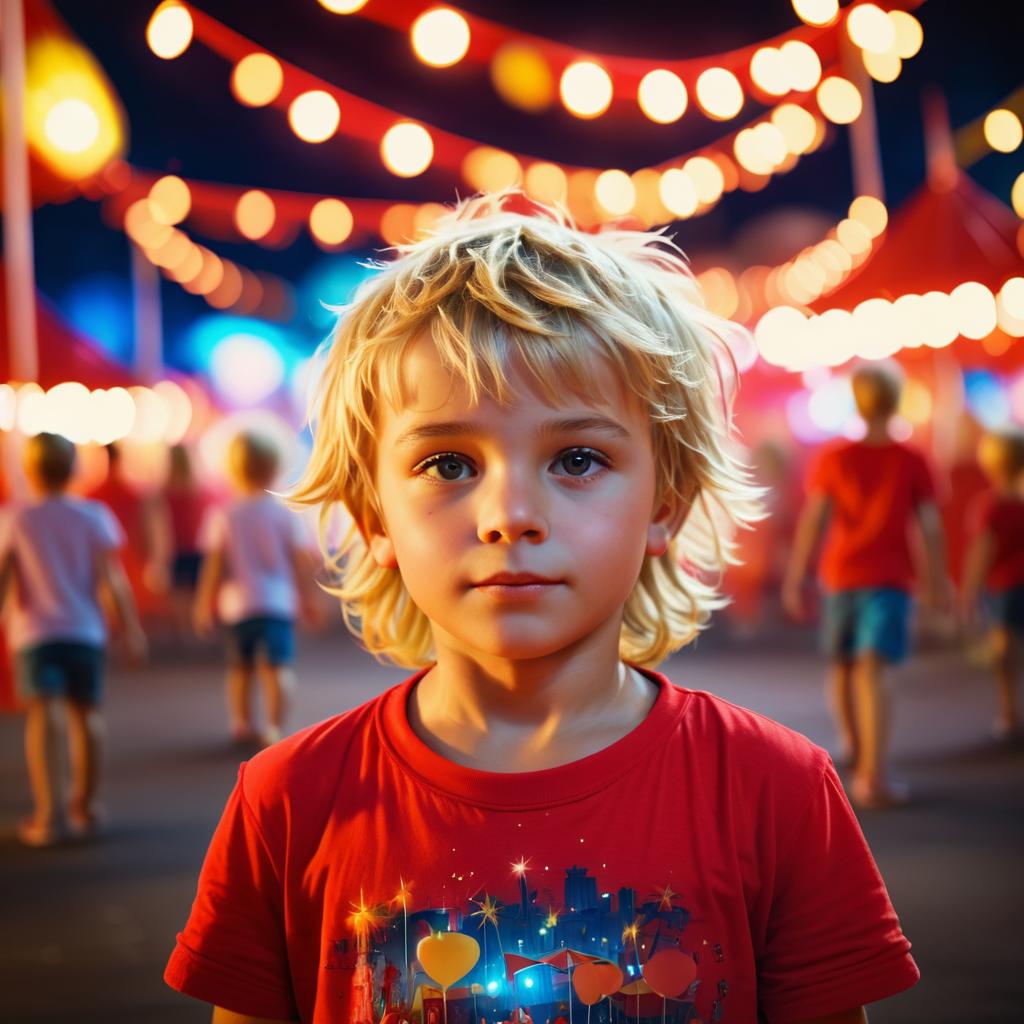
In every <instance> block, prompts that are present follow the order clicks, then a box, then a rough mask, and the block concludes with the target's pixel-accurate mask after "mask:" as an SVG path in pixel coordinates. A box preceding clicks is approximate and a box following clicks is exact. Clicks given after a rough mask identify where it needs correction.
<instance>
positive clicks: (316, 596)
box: [289, 545, 323, 626]
mask: <svg viewBox="0 0 1024 1024" xmlns="http://www.w3.org/2000/svg"><path fill="white" fill-rule="evenodd" d="M289 552H290V555H291V563H292V575H293V576H294V578H295V587H296V589H297V590H298V592H299V604H300V607H301V608H302V617H303V619H304V620H305V622H306V623H307V625H310V626H319V625H320V623H321V622H322V621H323V616H322V614H321V611H320V588H319V587H318V586H317V585H316V570H317V568H318V563H317V560H316V559H315V558H314V557H313V555H312V554H311V553H310V551H309V549H308V548H305V547H301V546H299V545H292V547H291V548H290V549H289Z"/></svg>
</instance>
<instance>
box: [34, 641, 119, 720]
mask: <svg viewBox="0 0 1024 1024" xmlns="http://www.w3.org/2000/svg"><path fill="white" fill-rule="evenodd" d="M103 663H104V652H103V648H102V647H96V646H94V645H93V644H82V643H75V642H72V641H64V640H55V641H51V642H50V643H45V644H37V645H36V646H35V647H26V648H23V649H22V650H20V651H18V653H17V656H16V658H15V668H16V674H17V680H18V692H19V693H20V694H21V696H22V697H23V698H24V699H25V700H34V699H37V698H40V697H60V698H63V699H65V700H72V701H74V702H75V703H76V704H91V705H95V704H99V702H100V698H101V697H102V696H103Z"/></svg>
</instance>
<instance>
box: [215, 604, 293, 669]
mask: <svg viewBox="0 0 1024 1024" xmlns="http://www.w3.org/2000/svg"><path fill="white" fill-rule="evenodd" d="M261 650H262V651H263V653H264V656H265V657H266V660H267V662H268V663H269V664H271V665H290V664H291V663H292V662H293V661H294V660H295V625H294V623H293V622H292V620H291V619H282V618H279V617H277V616H271V615H258V616H254V617H253V618H251V619H242V621H241V622H236V623H235V624H234V625H233V626H229V627H228V662H229V663H230V664H232V665H236V666H239V667H241V668H252V667H253V666H254V665H255V664H256V655H257V654H258V653H259V652H260V651H261Z"/></svg>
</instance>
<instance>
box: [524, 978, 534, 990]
mask: <svg viewBox="0 0 1024 1024" xmlns="http://www.w3.org/2000/svg"><path fill="white" fill-rule="evenodd" d="M523 984H524V985H525V986H526V987H527V988H533V978H527V979H526V980H525V981H524V982H523Z"/></svg>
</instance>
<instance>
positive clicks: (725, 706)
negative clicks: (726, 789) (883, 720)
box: [684, 690, 832, 797]
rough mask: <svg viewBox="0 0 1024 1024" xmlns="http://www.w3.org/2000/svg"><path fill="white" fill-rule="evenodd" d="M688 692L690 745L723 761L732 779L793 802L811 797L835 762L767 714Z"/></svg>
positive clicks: (820, 749) (686, 719)
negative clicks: (771, 790) (776, 791)
mask: <svg viewBox="0 0 1024 1024" xmlns="http://www.w3.org/2000/svg"><path fill="white" fill-rule="evenodd" d="M686 692H687V693H688V694H689V697H690V700H689V705H688V707H687V711H686V715H685V716H684V722H685V723H686V726H685V729H684V735H685V737H686V741H687V742H689V743H691V744H701V745H703V746H704V747H705V748H706V749H707V750H708V752H709V754H711V753H714V755H716V756H718V757H720V758H721V759H722V763H723V764H724V765H727V767H728V771H729V773H730V775H732V776H734V777H735V778H737V779H739V778H742V779H744V780H746V781H747V782H749V783H750V784H751V785H754V786H756V787H757V788H758V789H760V788H762V787H763V786H764V785H771V786H773V787H777V788H781V789H784V790H787V791H788V792H789V793H790V794H791V795H792V796H794V797H799V794H800V793H801V792H805V793H806V795H807V796H808V797H809V796H810V794H811V792H812V791H814V790H815V789H816V788H817V786H818V785H819V783H820V780H821V776H822V774H823V773H824V772H825V771H826V770H827V769H828V767H829V766H830V765H831V763H832V761H831V758H830V756H829V754H828V751H826V750H824V749H823V748H822V747H819V746H818V745H817V744H815V743H813V742H811V740H809V739H808V738H807V737H806V736H804V735H803V734H802V733H799V732H797V731H796V730H795V729H790V728H788V727H787V726H785V725H782V724H781V723H780V722H776V721H775V720H774V719H771V718H768V717H767V716H766V715H762V714H759V713H758V712H756V711H751V710H750V709H749V708H743V707H740V706H739V705H737V704H733V703H731V702H730V701H727V700H725V699H723V698H722V697H717V696H715V695H714V694H712V693H707V692H705V691H702V690H690V691H686Z"/></svg>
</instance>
